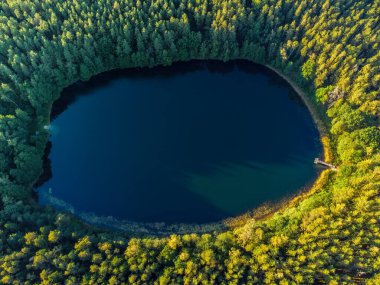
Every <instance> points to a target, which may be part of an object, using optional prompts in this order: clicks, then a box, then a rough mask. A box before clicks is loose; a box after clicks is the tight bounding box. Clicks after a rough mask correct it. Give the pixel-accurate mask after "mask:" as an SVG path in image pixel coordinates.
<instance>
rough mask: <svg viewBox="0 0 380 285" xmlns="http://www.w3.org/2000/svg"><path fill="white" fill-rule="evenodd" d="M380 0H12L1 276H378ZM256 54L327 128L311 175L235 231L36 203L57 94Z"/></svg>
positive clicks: (1, 145) (170, 280) (322, 279)
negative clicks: (119, 223)
mask: <svg viewBox="0 0 380 285" xmlns="http://www.w3.org/2000/svg"><path fill="white" fill-rule="evenodd" d="M379 45H380V1H373V0H326V1H319V0H309V1H307V0H292V1H291V0H147V1H141V0H97V1H91V0H82V1H78V0H67V1H56V0H4V1H1V2H0V100H1V101H0V102H1V103H0V284H23V285H27V284H49V285H50V284H72V285H73V284H281V285H285V284H331V285H335V284H352V283H357V284H380V218H379V217H380V196H379V192H380V128H379V116H380V49H379ZM191 59H216V60H222V61H228V60H233V59H247V60H250V61H253V62H255V63H260V64H264V65H269V66H271V67H273V68H275V69H277V70H278V71H280V72H281V73H282V74H283V75H285V76H287V77H288V78H290V79H291V80H292V81H294V82H295V83H296V84H297V86H298V87H299V88H301V89H302V90H303V91H304V92H305V94H307V96H308V99H309V100H310V102H312V104H313V106H314V108H315V110H316V112H318V114H319V118H320V119H321V121H322V122H323V125H324V126H325V131H324V132H323V134H322V135H323V140H324V141H329V144H330V149H331V153H330V154H329V155H327V156H328V157H326V159H327V160H330V161H331V162H333V163H334V164H336V165H338V166H339V169H338V171H336V172H334V171H330V170H325V171H324V172H323V173H322V174H321V176H320V178H319V179H318V180H317V181H316V183H315V184H314V186H313V188H312V189H311V190H310V191H309V192H307V193H303V194H301V195H300V196H298V197H295V198H294V199H293V200H291V201H289V202H288V203H287V204H286V205H285V206H284V207H281V208H280V209H278V210H277V211H275V212H273V213H271V214H270V215H267V216H266V217H265V218H257V217H256V216H255V215H253V214H252V215H248V214H247V217H245V218H244V219H241V220H240V221H234V222H231V223H230V226H229V229H228V230H220V231H212V232H209V233H203V234H199V233H188V234H175V233H173V234H171V235H170V236H138V235H134V234H133V233H121V232H113V231H107V230H104V229H98V228H95V227H92V226H90V225H86V224H83V223H82V222H81V221H79V220H78V219H76V218H75V217H73V216H71V215H70V214H67V213H63V212H58V211H56V210H54V209H52V208H50V207H43V206H40V205H38V203H36V202H35V199H34V198H33V195H34V194H33V184H34V183H35V182H36V180H37V179H38V177H39V176H40V174H41V172H42V166H43V160H42V157H43V154H44V149H45V146H46V144H47V142H48V137H49V133H48V130H47V129H46V128H45V126H46V125H47V124H49V120H50V111H51V107H52V104H53V102H54V101H55V100H57V98H59V96H60V94H61V91H62V90H63V88H65V87H67V86H69V85H71V84H73V83H75V82H77V81H78V80H79V81H86V80H88V79H89V78H90V77H92V76H94V75H96V74H99V73H101V72H104V71H108V70H111V69H115V68H130V67H153V66H157V65H170V64H171V63H172V62H176V61H187V60H191Z"/></svg>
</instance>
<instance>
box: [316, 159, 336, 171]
mask: <svg viewBox="0 0 380 285" xmlns="http://www.w3.org/2000/svg"><path fill="white" fill-rule="evenodd" d="M314 164H319V165H323V166H326V167H328V168H330V169H332V170H337V167H336V166H335V165H332V164H330V163H327V162H324V161H323V160H320V159H319V158H318V157H316V158H315V159H314Z"/></svg>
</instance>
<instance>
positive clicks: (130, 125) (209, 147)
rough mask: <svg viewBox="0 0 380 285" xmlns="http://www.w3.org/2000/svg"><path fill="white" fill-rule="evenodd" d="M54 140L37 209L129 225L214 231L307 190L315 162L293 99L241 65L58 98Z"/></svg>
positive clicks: (114, 79) (94, 83)
mask: <svg viewBox="0 0 380 285" xmlns="http://www.w3.org/2000/svg"><path fill="white" fill-rule="evenodd" d="M50 129H51V142H52V148H51V151H50V155H49V159H50V161H51V174H52V177H51V179H50V180H49V181H47V182H45V183H44V184H43V185H42V186H40V187H39V188H38V192H39V193H40V199H39V200H40V203H42V204H44V203H45V204H46V203H51V201H52V199H51V197H54V199H55V201H60V202H61V204H65V205H66V207H67V205H69V208H70V209H71V210H72V211H76V212H93V213H95V214H96V215H99V216H113V217H115V218H118V219H126V220H130V221H136V222H166V223H179V222H180V223H182V222H183V223H207V222H214V221H218V220H220V219H223V218H226V217H230V216H234V215H238V214H242V213H244V212H245V211H247V210H250V209H253V208H254V207H257V206H259V205H260V204H262V203H264V202H266V201H278V200H280V199H283V198H285V197H287V196H289V195H291V194H294V193H296V192H298V191H299V190H300V188H302V187H305V186H307V185H310V183H312V182H313V180H314V179H315V178H316V177H317V175H318V170H317V169H316V168H315V166H314V165H313V159H314V157H317V156H319V155H320V153H321V152H322V147H321V144H320V142H319V135H318V131H317V129H316V127H315V125H314V124H313V121H312V119H311V116H310V114H309V112H308V110H307V108H306V107H305V106H304V104H303V103H302V102H301V101H300V99H299V97H298V96H297V94H296V93H295V92H294V91H293V90H292V88H291V87H290V86H289V85H288V84H287V83H286V82H285V81H284V80H283V79H281V78H280V77H279V76H277V75H276V74H275V73H273V72H272V71H270V70H268V69H267V68H264V67H262V66H258V65H255V64H252V63H248V62H244V61H236V62H229V63H220V62H199V61H193V62H189V63H178V64H174V65H173V66H171V67H166V68H164V67H160V68H154V69H140V70H137V69H134V70H124V71H113V72H108V73H105V74H102V75H99V76H96V77H95V78H93V79H92V80H90V81H89V82H86V83H77V84H75V85H73V86H71V87H69V88H67V89H66V90H65V91H64V92H63V95H62V98H61V99H60V100H59V101H58V102H56V103H55V105H54V108H53V121H52V124H51V126H50ZM42 193H44V194H45V195H42ZM47 193H48V194H49V195H50V196H51V197H50V198H49V199H48V198H46V197H48V196H49V195H46V194H47ZM54 199H53V200H54ZM58 204H59V203H55V205H58ZM73 209H75V210H73Z"/></svg>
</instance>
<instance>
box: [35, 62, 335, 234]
mask: <svg viewBox="0 0 380 285" xmlns="http://www.w3.org/2000/svg"><path fill="white" fill-rule="evenodd" d="M192 60H195V61H199V62H203V61H208V60H202V59H192ZM236 60H243V61H247V62H249V63H252V64H257V65H261V66H263V67H264V68H268V69H269V70H271V71H272V72H274V73H275V74H276V75H278V76H280V77H281V78H282V79H284V80H285V81H286V82H287V83H288V84H289V85H290V86H291V88H292V89H293V90H294V91H295V92H296V93H297V94H298V96H299V97H300V98H301V100H302V102H303V103H304V104H305V106H306V107H307V109H308V111H309V112H310V114H311V116H312V119H313V121H314V123H315V125H316V127H317V129H318V132H319V137H320V141H321V144H322V149H323V157H324V160H326V161H327V162H329V161H330V160H331V158H332V155H331V146H330V141H329V137H328V135H327V133H328V132H327V130H326V126H325V124H324V122H323V121H322V120H321V119H320V118H319V114H318V111H317V109H316V107H315V106H314V104H313V103H312V102H311V100H310V98H309V97H308V96H307V95H306V93H305V92H304V91H303V90H302V89H301V88H300V87H298V85H297V84H296V83H295V82H294V81H293V80H291V79H290V78H289V77H288V76H286V75H284V74H282V73H281V71H279V70H278V69H276V68H274V67H272V66H269V65H267V64H261V63H256V62H254V61H252V60H249V59H246V58H238V59H232V60H230V62H234V61H236ZM190 61H191V60H190ZM211 61H219V62H223V61H221V60H217V59H214V60H211ZM173 63H175V62H173ZM155 67H157V66H155ZM158 67H161V65H158ZM162 67H163V66H162ZM127 69H131V70H133V69H138V68H133V67H132V68H127ZM150 69H151V68H148V70H150ZM116 72H117V71H116ZM137 72H138V71H137ZM101 73H103V72H101ZM101 73H100V74H101ZM97 75H99V74H97ZM95 76H96V75H95ZM93 77H94V76H93ZM91 78H92V77H91ZM74 84H75V83H74ZM61 95H62V91H61V94H60V96H59V97H58V98H57V100H56V101H58V100H59V98H60V97H61ZM56 101H55V102H53V103H52V104H50V106H49V110H48V113H47V114H48V115H47V120H46V123H48V124H50V122H51V119H52V115H54V114H52V112H53V104H54V103H58V104H60V103H61V102H56ZM61 104H62V103H61ZM45 148H46V146H45ZM43 173H44V170H43V169H42V170H41V174H40V175H39V177H38V178H37V179H36V180H35V181H34V183H33V184H32V185H31V188H32V189H34V185H35V184H36V183H38V181H39V180H40V178H41V176H42V174H43ZM329 173H330V171H329V170H322V171H321V172H320V173H319V175H318V176H317V177H316V179H315V180H314V181H313V182H311V183H310V184H309V185H305V186H304V187H302V188H299V189H294V190H295V192H294V194H291V195H289V196H288V197H285V198H283V199H282V200H280V201H277V202H270V201H269V202H264V203H263V204H261V205H259V206H258V207H255V208H253V209H251V210H248V211H247V212H245V213H242V214H240V215H238V216H233V217H227V218H225V219H222V220H220V221H216V222H213V223H206V224H181V223H175V224H168V225H166V224H165V223H138V222H133V221H128V223H127V224H128V226H127V228H129V227H131V228H134V231H133V230H132V231H133V232H135V234H136V235H138V233H139V230H137V231H136V228H139V227H141V225H143V228H144V230H143V232H144V233H145V235H148V236H162V235H165V233H166V234H167V235H169V234H173V233H178V232H180V234H185V233H187V232H195V233H205V232H214V231H220V228H221V227H222V228H223V227H226V228H236V227H239V226H242V225H243V224H244V223H246V222H247V221H248V220H252V219H254V220H255V221H265V220H267V219H269V218H270V217H271V216H273V215H274V214H275V213H277V212H279V211H282V210H284V209H286V208H288V207H291V206H294V205H295V204H297V203H298V202H301V201H302V200H304V199H305V198H307V197H309V196H310V195H312V194H313V193H315V191H317V190H318V189H319V188H320V187H321V185H325V184H326V183H327V178H328V177H329ZM34 201H35V202H37V203H38V199H36V200H34ZM38 204H39V203H38ZM90 216H91V219H90V220H92V222H90V221H89V219H87V221H86V219H84V218H83V217H81V215H78V216H77V215H74V217H75V218H76V219H78V220H80V221H82V222H84V223H87V224H88V223H89V224H90V225H92V226H93V227H95V228H98V227H99V226H100V228H103V227H104V223H96V222H94V217H96V215H90ZM90 216H88V217H87V218H89V217H90ZM99 218H101V217H99ZM100 220H102V219H100ZM107 222H109V221H107ZM195 225H196V228H197V229H196V230H195V231H194V226H195ZM146 228H148V229H149V228H150V230H146ZM103 229H104V228H103ZM178 229H180V230H178ZM104 230H107V229H104ZM119 230H121V231H123V232H130V231H129V230H128V229H125V228H124V229H120V228H119ZM152 230H153V231H152ZM160 231H162V232H161V234H160ZM163 232H165V233H164V234H163ZM140 234H141V231H140ZM143 235H144V234H143Z"/></svg>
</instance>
